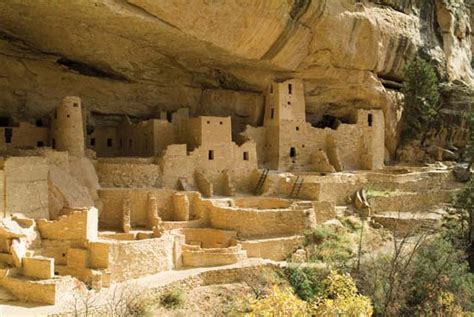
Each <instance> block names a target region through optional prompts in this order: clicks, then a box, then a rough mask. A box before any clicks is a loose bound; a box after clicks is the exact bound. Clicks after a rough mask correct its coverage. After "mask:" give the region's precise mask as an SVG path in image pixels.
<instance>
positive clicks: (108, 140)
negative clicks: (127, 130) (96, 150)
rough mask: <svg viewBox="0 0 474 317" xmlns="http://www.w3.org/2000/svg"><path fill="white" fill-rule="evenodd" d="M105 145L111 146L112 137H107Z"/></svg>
mask: <svg viewBox="0 0 474 317" xmlns="http://www.w3.org/2000/svg"><path fill="white" fill-rule="evenodd" d="M107 146H108V147H112V139H110V138H109V139H107Z"/></svg>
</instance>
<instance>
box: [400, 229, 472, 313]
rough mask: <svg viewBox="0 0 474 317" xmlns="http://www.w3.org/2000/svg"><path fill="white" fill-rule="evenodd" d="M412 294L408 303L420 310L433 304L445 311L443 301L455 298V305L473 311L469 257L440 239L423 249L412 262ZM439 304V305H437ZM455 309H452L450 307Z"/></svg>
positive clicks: (434, 306)
mask: <svg viewBox="0 0 474 317" xmlns="http://www.w3.org/2000/svg"><path fill="white" fill-rule="evenodd" d="M413 266H414V270H413V280H412V285H411V286H412V290H411V291H410V293H409V298H408V302H409V304H410V305H412V306H416V307H418V309H421V308H422V307H423V305H424V304H425V303H427V302H428V303H430V305H431V306H432V307H433V308H434V309H437V310H439V309H442V308H443V305H444V303H446V301H445V300H442V299H443V298H444V299H447V298H448V297H450V296H453V297H454V300H453V302H452V304H454V305H455V306H459V307H461V308H462V309H463V310H465V311H474V274H472V273H469V267H468V264H467V262H466V254H465V253H464V252H463V251H462V250H458V249H456V248H454V247H453V245H452V244H451V243H450V242H449V241H447V240H445V239H442V238H440V237H436V238H434V239H432V240H431V241H429V242H428V243H426V244H425V245H423V246H422V247H421V248H420V250H419V252H418V253H417V255H416V257H415V261H414V262H413ZM438 301H440V304H439V305H438V306H437V305H434V304H436V303H437V302H438ZM451 306H452V305H451Z"/></svg>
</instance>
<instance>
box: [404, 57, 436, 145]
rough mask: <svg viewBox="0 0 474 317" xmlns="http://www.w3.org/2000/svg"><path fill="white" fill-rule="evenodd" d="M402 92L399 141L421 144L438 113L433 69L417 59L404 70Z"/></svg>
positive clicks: (425, 62) (422, 60)
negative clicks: (417, 140) (414, 141)
mask: <svg viewBox="0 0 474 317" xmlns="http://www.w3.org/2000/svg"><path fill="white" fill-rule="evenodd" d="M402 92H403V94H404V96H405V101H404V111H403V129H402V134H401V140H402V142H404V141H408V140H411V139H419V140H421V144H423V142H424V138H425V136H426V133H427V132H428V130H429V129H430V128H431V125H432V123H433V121H434V119H435V117H436V115H437V113H438V101H439V88H438V78H437V77H436V71H435V69H434V67H433V66H432V65H431V64H429V63H428V62H427V61H425V60H424V59H421V58H419V57H417V58H416V59H415V60H414V61H413V62H412V63H411V64H409V65H408V66H407V67H406V68H405V83H404V86H403V88H402Z"/></svg>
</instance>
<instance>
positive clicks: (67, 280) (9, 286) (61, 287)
mask: <svg viewBox="0 0 474 317" xmlns="http://www.w3.org/2000/svg"><path fill="white" fill-rule="evenodd" d="M76 281H77V280H76V279H75V278H73V277H70V276H61V277H55V278H53V279H48V280H40V281H34V280H29V279H25V278H15V277H6V278H2V279H0V286H2V287H4V288H5V289H6V290H8V291H9V292H10V293H12V294H13V295H14V296H15V297H17V298H18V300H20V301H22V302H33V303H39V304H47V305H55V304H60V303H64V300H65V299H66V296H65V294H68V293H70V291H71V290H72V289H73V288H74V286H75V283H76Z"/></svg>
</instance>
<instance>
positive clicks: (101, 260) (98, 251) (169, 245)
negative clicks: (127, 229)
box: [89, 234, 175, 281]
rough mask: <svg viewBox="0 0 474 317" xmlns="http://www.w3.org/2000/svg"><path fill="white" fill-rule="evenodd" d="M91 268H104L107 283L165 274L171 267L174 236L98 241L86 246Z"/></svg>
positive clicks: (173, 264)
mask: <svg viewBox="0 0 474 317" xmlns="http://www.w3.org/2000/svg"><path fill="white" fill-rule="evenodd" d="M89 250H90V263H91V267H92V268H107V269H108V271H109V272H110V279H111V281H124V280H127V279H133V278H138V277H142V276H146V275H151V274H156V273H159V272H163V271H168V270H171V269H173V268H174V266H175V237H174V235H172V234H164V235H163V236H162V237H161V238H154V239H145V240H134V241H119V240H102V241H98V242H91V243H90V245H89Z"/></svg>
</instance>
